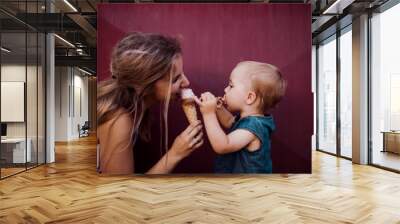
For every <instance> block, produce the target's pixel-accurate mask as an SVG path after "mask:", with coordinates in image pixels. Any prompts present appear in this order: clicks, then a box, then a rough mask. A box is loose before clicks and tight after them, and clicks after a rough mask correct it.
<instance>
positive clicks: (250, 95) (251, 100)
mask: <svg viewBox="0 0 400 224" xmlns="http://www.w3.org/2000/svg"><path fill="white" fill-rule="evenodd" d="M256 100H257V94H256V93H255V92H254V91H249V92H248V93H247V99H246V103H247V104H248V105H250V104H253V103H255V102H256Z"/></svg>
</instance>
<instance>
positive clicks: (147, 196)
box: [0, 137, 400, 224]
mask: <svg viewBox="0 0 400 224" xmlns="http://www.w3.org/2000/svg"><path fill="white" fill-rule="evenodd" d="M95 151H96V150H95V138H94V137H90V138H85V139H83V140H80V141H76V142H70V143H69V144H57V148H56V158H57V162H56V163H55V164H50V165H46V166H41V167H39V168H36V169H33V170H30V171H28V172H26V173H22V174H19V175H16V176H13V177H10V178H7V179H5V180H2V181H0V223H373V224H376V223H384V224H386V223H400V175H399V174H395V173H391V172H387V171H384V170H380V169H377V168H374V167H369V166H359V165H353V164H352V163H351V162H350V161H347V160H343V159H338V158H336V157H333V156H330V155H326V154H323V153H319V152H314V153H313V174H311V175H267V176H235V177H221V176H212V175H210V176H196V177H190V176H186V177H183V176H173V177H172V176H150V177H145V176H112V177H110V176H99V175H98V174H97V173H96V170H95Z"/></svg>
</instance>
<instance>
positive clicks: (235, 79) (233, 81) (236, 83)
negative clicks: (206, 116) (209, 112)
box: [223, 66, 250, 112]
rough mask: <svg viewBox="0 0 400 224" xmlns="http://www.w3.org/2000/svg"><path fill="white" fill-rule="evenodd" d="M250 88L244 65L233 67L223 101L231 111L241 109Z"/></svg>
mask: <svg viewBox="0 0 400 224" xmlns="http://www.w3.org/2000/svg"><path fill="white" fill-rule="evenodd" d="M249 90H250V81H249V79H246V71H245V68H244V66H239V67H238V66H237V67H235V68H234V69H233V71H232V73H231V76H230V78H229V85H228V86H227V87H226V88H225V90H224V91H225V95H224V97H223V101H224V103H225V105H226V107H227V109H228V110H229V111H231V112H237V111H241V110H242V108H243V107H244V105H246V99H247V96H248V93H249Z"/></svg>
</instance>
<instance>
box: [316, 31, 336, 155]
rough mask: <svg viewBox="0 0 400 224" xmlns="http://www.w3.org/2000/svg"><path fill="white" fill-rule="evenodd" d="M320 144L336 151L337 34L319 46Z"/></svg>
mask: <svg viewBox="0 0 400 224" xmlns="http://www.w3.org/2000/svg"><path fill="white" fill-rule="evenodd" d="M317 63H318V90H317V92H318V103H317V104H318V136H317V138H318V145H317V148H318V149H319V150H322V151H326V152H330V153H336V36H332V37H331V38H329V39H328V40H327V41H325V42H323V43H321V44H320V45H319V47H318V62H317Z"/></svg>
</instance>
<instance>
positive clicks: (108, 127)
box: [98, 109, 133, 134]
mask: <svg viewBox="0 0 400 224" xmlns="http://www.w3.org/2000/svg"><path fill="white" fill-rule="evenodd" d="M132 127H133V118H132V116H131V115H130V114H129V113H128V112H126V111H124V110H122V109H120V110H118V111H117V112H116V113H115V116H114V117H113V118H112V119H110V120H108V121H107V122H105V123H104V124H102V125H100V126H99V127H98V132H99V134H101V133H110V132H111V133H112V132H116V131H118V132H120V133H126V131H123V132H121V130H129V129H130V128H132ZM128 133H129V132H128Z"/></svg>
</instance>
